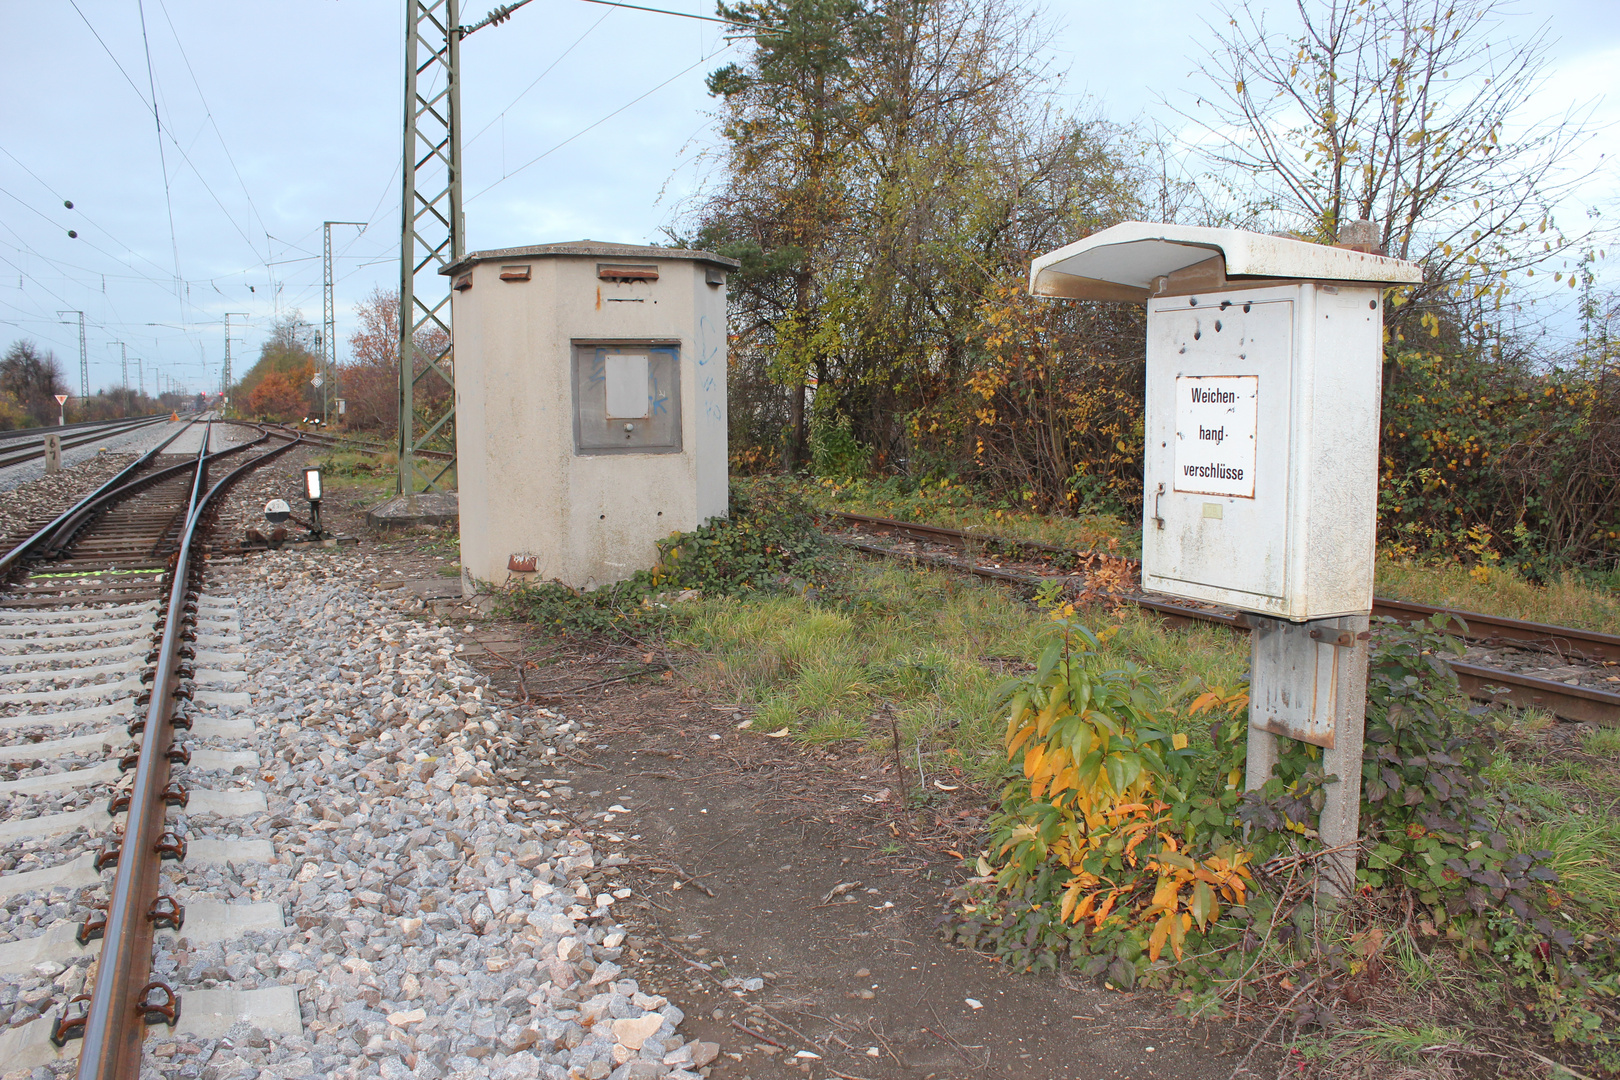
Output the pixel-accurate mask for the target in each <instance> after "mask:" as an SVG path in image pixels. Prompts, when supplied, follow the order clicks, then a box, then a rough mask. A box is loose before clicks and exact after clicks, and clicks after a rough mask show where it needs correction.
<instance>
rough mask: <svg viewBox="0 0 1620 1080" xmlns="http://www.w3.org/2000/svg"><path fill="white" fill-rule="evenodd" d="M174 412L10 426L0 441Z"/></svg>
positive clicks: (163, 417) (159, 417)
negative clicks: (68, 422)
mask: <svg viewBox="0 0 1620 1080" xmlns="http://www.w3.org/2000/svg"><path fill="white" fill-rule="evenodd" d="M174 412H175V410H173V409H170V410H169V411H168V412H166V413H149V414H147V415H146V416H120V417H116V418H109V419H106V420H75V421H73V423H71V424H46V425H45V426H44V427H30V428H11V429H10V430H9V431H0V443H4V442H16V441H17V440H19V439H26V438H28V437H29V436H30V435H49V434H50V433H51V432H53V431H58V432H60V431H73V430H74V429H75V428H87V427H95V426H97V425H110V424H138V423H140V422H141V421H143V420H167V419H168V418H169V417H171V416H173V415H174ZM188 415H189V414H182V415H181V419H186V418H187V416H188Z"/></svg>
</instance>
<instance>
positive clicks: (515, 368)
mask: <svg viewBox="0 0 1620 1080" xmlns="http://www.w3.org/2000/svg"><path fill="white" fill-rule="evenodd" d="M624 261H626V260H625V259H624V258H623V257H622V256H621V257H615V258H598V257H594V256H549V257H548V256H526V257H514V258H508V259H502V260H492V261H488V262H481V263H478V264H476V265H474V266H473V267H472V269H471V273H472V287H471V288H469V289H466V290H464V291H459V292H456V293H455V294H454V299H453V301H452V303H453V305H454V324H453V325H454V327H455V336H456V344H455V362H456V422H457V427H456V450H457V456H458V463H457V470H458V486H459V490H460V498H461V502H460V509H461V561H462V567H463V585H464V587H465V588H466V589H467V590H469V592H470V591H471V589H472V588H473V587H474V585H475V582H476V581H484V582H492V583H495V584H497V585H499V584H502V583H504V582H506V581H507V580H508V578H509V577H511V576H512V575H511V572H510V571H509V570H508V568H507V567H508V558H509V557H510V556H512V555H514V554H532V555H534V556H536V558H537V563H536V572H535V574H534V575H532V576H533V577H534V578H537V579H539V580H547V581H549V580H552V579H556V580H559V581H562V582H564V583H566V584H568V585H572V586H574V587H576V588H592V587H595V586H598V585H603V584H607V583H610V582H613V581H619V580H622V579H623V578H626V577H629V576H630V575H631V574H633V573H635V571H637V570H639V569H644V568H646V567H649V566H651V565H652V564H653V563H654V561H655V559H656V557H657V548H656V544H657V541H658V540H660V539H662V538H664V537H666V536H668V535H669V534H670V533H673V532H678V531H686V530H690V529H693V528H696V527H697V526H698V525H700V524H702V523H703V522H704V521H705V520H707V519H708V518H710V517H714V516H719V515H723V514H724V513H725V511H726V503H727V492H728V482H727V446H726V334H725V326H726V300H725V286H724V285H718V286H716V285H710V284H707V283H706V282H705V280H704V278H705V267H704V266H703V265H702V264H700V263H696V262H692V261H690V260H685V259H664V260H660V259H656V258H643V257H637V258H635V259H634V260H633V261H634V262H636V263H637V264H656V265H657V266H658V270H659V278H658V280H657V281H656V282H630V283H616V282H609V281H601V280H599V279H598V278H597V273H596V271H597V264H598V263H599V262H624ZM507 264H526V265H528V266H530V268H531V278H530V280H528V281H502V280H501V278H500V270H501V266H502V265H507ZM613 339H627V340H662V341H675V342H679V345H680V398H681V450H680V452H678V453H645V454H638V453H621V454H602V455H590V454H579V453H576V452H575V449H574V397H573V385H572V381H571V380H572V343H573V342H576V341H581V340H587V341H597V340H613Z"/></svg>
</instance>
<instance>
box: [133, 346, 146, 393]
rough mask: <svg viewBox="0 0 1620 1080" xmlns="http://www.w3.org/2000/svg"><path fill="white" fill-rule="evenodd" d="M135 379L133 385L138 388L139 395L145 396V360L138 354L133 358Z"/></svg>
mask: <svg viewBox="0 0 1620 1080" xmlns="http://www.w3.org/2000/svg"><path fill="white" fill-rule="evenodd" d="M135 380H136V383H135V385H136V387H137V388H138V391H139V393H140V396H141V397H145V396H146V361H145V360H142V359H141V358H140V357H138V356H137V357H136V358H135Z"/></svg>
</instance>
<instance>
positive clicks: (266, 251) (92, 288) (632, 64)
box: [0, 0, 1620, 392]
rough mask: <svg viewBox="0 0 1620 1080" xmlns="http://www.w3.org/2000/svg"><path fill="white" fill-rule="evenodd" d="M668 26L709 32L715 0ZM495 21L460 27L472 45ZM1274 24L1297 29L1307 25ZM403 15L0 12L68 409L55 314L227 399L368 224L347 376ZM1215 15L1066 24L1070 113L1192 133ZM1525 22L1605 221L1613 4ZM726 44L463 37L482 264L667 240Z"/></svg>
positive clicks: (109, 367)
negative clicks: (1548, 64) (547, 245)
mask: <svg viewBox="0 0 1620 1080" xmlns="http://www.w3.org/2000/svg"><path fill="white" fill-rule="evenodd" d="M649 2H650V4H651V6H657V7H669V8H674V9H677V10H681V11H689V12H693V13H700V14H711V13H712V12H711V11H710V9H709V7H708V6H707V3H706V2H701V0H649ZM485 6H488V5H487V4H484V3H483V0H476V2H469V3H467V7H466V9H465V10H464V12H463V14H462V21H463V22H471V21H474V20H475V19H477V18H479V17H481V16H482V14H483V12H484V8H485ZM1271 6H1273V7H1278V8H1279V12H1278V14H1279V16H1283V15H1286V14H1287V10H1286V9H1287V8H1289V7H1291V6H1292V5H1291V4H1287V3H1281V2H1280V0H1279V2H1278V3H1274V4H1272V5H1271ZM403 8H404V5H403V3H402V2H401V0H261V2H259V3H248V2H243V0H236V2H230V3H220V2H219V0H51V2H49V3H23V2H21V0H6V2H4V3H3V4H0V36H3V38H4V39H5V40H6V41H7V42H9V47H8V49H7V62H6V64H5V65H4V66H3V68H0V95H3V100H4V101H5V102H6V106H5V108H4V110H3V112H0V116H3V117H4V119H3V120H0V345H4V344H7V343H9V342H10V341H11V340H14V339H15V338H17V337H24V336H26V337H29V338H33V339H35V340H36V341H38V342H40V343H41V344H42V345H44V346H46V347H48V348H50V349H52V350H54V351H55V352H56V354H57V356H58V357H59V358H60V359H61V360H62V361H63V366H64V369H65V370H66V371H67V373H68V375H69V383H70V386H71V388H72V389H73V390H74V391H75V392H76V391H77V389H78V377H77V375H78V372H77V368H78V340H77V336H78V335H77V329H76V317H75V316H71V315H69V316H64V318H67V319H73V320H75V325H74V326H68V325H62V324H61V323H59V322H58V317H57V314H56V313H57V311H59V310H82V311H83V312H84V313H85V317H86V320H87V324H88V329H87V344H88V356H89V362H90V381H91V388H92V391H94V390H95V389H98V388H101V387H104V386H110V385H116V384H117V383H118V381H119V378H120V371H119V356H120V350H119V347H118V345H117V344H116V343H117V342H119V341H122V342H124V343H125V345H126V346H127V349H128V353H129V356H130V357H131V363H130V381H131V383H132V384H133V382H134V380H135V378H136V365H135V358H137V357H138V358H140V359H141V360H142V361H144V366H145V377H146V387H147V390H148V392H151V391H153V390H155V389H156V387H157V382H156V374H157V373H159V372H161V373H162V374H163V375H164V377H165V378H166V379H169V380H173V381H174V382H175V383H177V384H179V385H182V386H184V387H185V388H188V389H191V390H197V389H201V388H205V387H206V388H212V387H217V385H218V382H219V369H220V362H221V360H222V358H223V355H224V349H225V329H224V316H225V314H226V313H227V312H232V313H241V315H239V316H237V317H234V318H233V319H232V327H233V329H232V337H233V339H234V340H233V343H232V353H233V355H234V356H235V357H236V358H237V359H236V360H235V361H234V366H235V368H236V370H237V372H238V373H240V372H241V371H242V370H244V369H245V366H246V364H249V363H251V362H252V360H253V359H254V358H256V357H257V355H258V350H259V346H260V344H261V343H262V342H263V340H264V334H265V331H266V330H267V329H268V327H269V325H270V323H271V322H272V320H273V319H274V318H275V317H276V316H277V315H278V314H285V313H287V312H291V311H299V312H302V315H303V317H304V319H306V320H307V321H309V322H310V323H311V324H316V323H319V321H320V319H321V261H320V254H321V222H322V221H323V220H345V221H364V222H367V223H368V224H367V227H366V228H365V229H364V230H361V229H358V228H354V227H350V226H341V227H336V228H334V230H333V245H334V250H335V251H336V252H337V253H338V257H337V261H336V277H337V287H336V290H335V296H336V312H337V326H338V333H337V340H338V341H339V346H340V348H339V354H340V358H341V357H343V356H346V354H347V338H348V335H349V333H350V332H351V331H352V329H353V325H354V320H353V314H352V312H353V307H354V305H355V304H356V303H357V302H358V301H359V300H361V299H362V298H363V297H364V296H366V295H367V294H368V293H369V292H370V291H371V290H372V289H373V288H375V287H377V286H382V287H383V288H387V289H391V288H393V287H395V284H396V283H397V277H398V269H397V252H398V242H399V227H400V225H399V197H400V156H401V148H400V131H401V120H402V107H401V94H402V75H401V70H402V56H403V47H404V46H403V42H404V15H403ZM143 9H144V12H143ZM1210 10H1211V9H1210V8H1209V7H1208V6H1206V5H1204V4H1200V3H1194V2H1190V0H1133V2H1131V3H1118V2H1107V3H1092V2H1080V0H1055V2H1053V3H1050V4H1049V5H1048V6H1047V7H1046V17H1047V18H1048V19H1049V20H1050V21H1051V22H1052V24H1053V25H1054V27H1055V28H1056V36H1055V38H1054V41H1053V47H1052V51H1053V59H1054V62H1055V63H1056V65H1057V66H1058V68H1059V69H1060V70H1063V71H1065V72H1067V74H1066V75H1065V76H1064V78H1063V80H1062V82H1061V86H1060V88H1061V90H1062V91H1063V95H1064V101H1063V102H1062V103H1063V104H1064V105H1065V106H1067V107H1070V108H1073V109H1076V110H1081V111H1091V110H1093V109H1095V108H1098V107H1100V108H1101V110H1102V112H1103V113H1104V114H1105V115H1106V116H1108V117H1109V118H1110V119H1114V120H1118V121H1121V122H1133V121H1146V122H1151V123H1157V124H1161V125H1165V126H1169V127H1174V126H1175V124H1176V119H1175V116H1174V114H1173V111H1172V110H1171V109H1169V108H1166V107H1165V105H1164V104H1162V101H1163V100H1167V101H1169V102H1170V103H1172V104H1175V103H1185V102H1186V101H1187V100H1189V98H1188V95H1189V94H1191V93H1195V92H1196V91H1197V89H1198V88H1199V86H1200V84H1199V83H1198V82H1197V80H1196V78H1195V77H1190V73H1191V72H1192V71H1193V68H1194V66H1195V63H1196V60H1197V58H1198V57H1199V56H1200V55H1201V54H1202V51H1203V48H1204V44H1203V43H1204V41H1205V40H1207V38H1208V36H1209V35H1208V31H1207V30H1206V29H1205V28H1204V26H1203V24H1202V22H1201V18H1202V17H1203V16H1204V15H1205V13H1207V12H1209V11H1210ZM1519 11H1520V13H1519V14H1513V15H1510V17H1509V25H1510V28H1512V29H1515V30H1517V31H1518V32H1520V33H1522V34H1523V35H1528V34H1529V33H1531V32H1533V31H1534V30H1535V28H1536V27H1537V26H1539V25H1540V24H1541V23H1543V22H1545V23H1547V24H1548V27H1549V30H1550V33H1551V36H1552V38H1553V52H1554V70H1553V72H1552V78H1551V79H1550V80H1549V82H1548V85H1547V87H1546V89H1545V91H1544V92H1543V97H1544V99H1545V102H1544V105H1545V111H1546V112H1548V113H1554V112H1558V111H1560V110H1562V109H1563V108H1565V107H1567V106H1570V105H1574V104H1577V103H1582V102H1587V103H1589V102H1592V101H1598V102H1599V105H1598V121H1599V123H1601V124H1605V125H1607V126H1606V127H1605V128H1604V130H1602V131H1600V132H1599V134H1598V135H1597V136H1596V137H1595V138H1593V139H1592V140H1590V141H1589V142H1588V143H1587V146H1586V148H1585V154H1586V156H1587V160H1588V162H1590V163H1592V164H1599V165H1600V166H1601V175H1600V177H1599V178H1598V180H1597V181H1595V182H1594V183H1592V184H1591V185H1590V187H1589V191H1588V192H1587V201H1589V202H1592V203H1596V204H1600V205H1603V206H1604V207H1606V208H1607V209H1608V211H1609V213H1610V216H1611V217H1612V216H1613V215H1614V213H1615V212H1616V211H1617V207H1616V205H1615V196H1616V193H1617V190H1620V182H1617V179H1616V177H1615V174H1614V171H1613V169H1612V168H1610V167H1608V166H1607V165H1606V164H1604V163H1605V162H1607V161H1612V160H1613V157H1614V155H1613V153H1612V152H1611V151H1613V150H1615V149H1617V148H1620V134H1617V133H1620V3H1616V2H1615V0H1536V2H1535V3H1533V4H1531V3H1524V4H1521V5H1519ZM143 13H144V27H143ZM720 30H721V28H720V27H719V26H717V25H715V24H712V23H702V22H695V21H690V20H685V19H677V18H670V17H668V16H661V15H652V14H644V13H641V12H634V11H625V10H617V9H612V8H605V7H600V6H597V5H594V4H590V3H585V2H582V0H534V2H532V3H530V4H529V5H528V6H527V7H525V8H524V9H522V10H521V11H519V12H517V13H516V14H515V15H514V16H513V17H512V19H511V21H509V22H507V23H506V24H504V25H501V26H498V27H490V28H487V29H484V30H481V31H479V32H478V33H477V34H475V35H473V36H472V37H470V38H468V39H467V41H466V42H465V43H464V44H463V46H462V66H463V80H464V83H463V97H462V114H463V124H464V128H465V133H466V179H465V191H466V196H467V203H466V212H467V232H468V237H467V239H468V245H469V247H470V249H473V250H477V249H480V248H490V247H505V246H511V245H518V244H531V243H544V242H551V241H560V240H575V239H580V238H585V237H588V238H591V239H596V240H613V241H623V242H631V243H645V242H652V241H656V240H659V239H661V235H660V228H661V227H662V226H665V225H668V224H671V223H674V222H676V221H677V220H678V219H679V215H680V213H681V211H682V209H683V206H684V205H685V204H686V200H688V199H689V198H690V196H691V194H692V193H693V192H694V190H696V189H698V187H699V186H700V185H701V183H702V182H703V179H704V166H703V162H702V158H701V152H702V151H703V150H704V149H705V148H709V147H712V146H713V130H712V117H711V112H712V110H713V108H714V103H713V102H712V101H711V99H709V97H708V96H707V94H706V93H705V92H704V89H703V76H704V74H705V72H707V71H709V70H712V69H713V68H714V67H716V66H718V65H719V64H721V63H724V62H725V61H726V60H728V59H730V58H732V57H734V56H736V55H737V51H738V50H737V49H735V48H728V46H727V43H726V41H725V40H724V38H723V37H722V35H721V33H720ZM154 86H155V88H156V98H157V102H158V112H159V115H160V117H161V121H162V124H163V128H164V134H163V136H162V137H161V139H160V137H159V134H158V130H157V126H156V124H155V122H154V118H153V114H152V109H151V105H150V102H151V100H152V88H153V87H154ZM1088 99H1089V100H1088ZM160 147H161V152H162V156H161V158H160V153H159V152H160ZM1601 155H1607V157H1606V158H1605V157H1602V156H1601ZM63 200H71V201H72V202H73V204H74V208H73V209H72V210H69V209H67V208H65V207H64V206H63V205H62V203H63ZM1581 209H1582V208H1581V207H1580V206H1577V205H1571V206H1570V207H1568V208H1566V210H1565V211H1564V212H1565V214H1566V216H1569V215H1575V216H1578V215H1579V213H1580V211H1581ZM69 229H72V230H75V231H77V233H78V237H77V239H73V238H70V237H69V236H68V230H69ZM1614 263H1615V260H1613V259H1611V260H1610V265H1611V266H1612V265H1614ZM1608 284H1609V285H1610V286H1611V287H1612V286H1613V284H1614V283H1613V282H1612V281H1611V282H1609V283H1608ZM1563 325H1565V326H1567V325H1568V319H1567V318H1565V319H1564V321H1563Z"/></svg>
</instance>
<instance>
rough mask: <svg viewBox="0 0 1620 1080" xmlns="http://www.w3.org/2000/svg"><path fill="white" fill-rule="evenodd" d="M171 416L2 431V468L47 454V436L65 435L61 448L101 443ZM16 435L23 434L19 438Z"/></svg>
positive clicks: (0, 439) (0, 467) (163, 421)
mask: <svg viewBox="0 0 1620 1080" xmlns="http://www.w3.org/2000/svg"><path fill="white" fill-rule="evenodd" d="M168 421H169V417H168V416H166V415H165V416H142V417H138V418H136V419H133V420H89V421H83V422H81V423H77V424H64V425H61V426H59V427H55V428H30V429H29V430H28V431H26V432H8V433H3V434H0V469H5V468H10V467H11V466H13V465H21V464H23V463H24V462H28V461H38V460H39V459H40V458H43V457H44V456H45V437H46V436H47V435H50V434H53V433H58V434H60V435H61V436H62V449H63V450H71V449H73V448H74V447H76V446H84V445H87V444H89V443H93V442H99V441H100V440H102V439H106V438H111V437H112V436H114V435H123V434H125V433H126V432H130V431H135V430H136V429H138V428H143V427H150V426H152V425H153V424H161V423H167V422H168ZM17 436H23V437H22V438H18V437H17Z"/></svg>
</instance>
